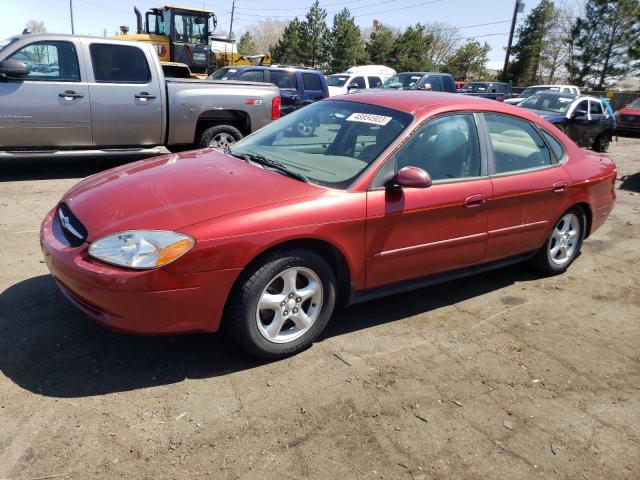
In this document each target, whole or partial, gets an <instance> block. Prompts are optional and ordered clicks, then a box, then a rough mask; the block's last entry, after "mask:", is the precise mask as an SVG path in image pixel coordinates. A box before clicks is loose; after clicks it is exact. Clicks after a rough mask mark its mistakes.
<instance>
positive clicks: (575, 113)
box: [571, 110, 587, 119]
mask: <svg viewBox="0 0 640 480" xmlns="http://www.w3.org/2000/svg"><path fill="white" fill-rule="evenodd" d="M586 116H587V112H585V111H584V110H574V111H573V113H572V114H571V118H572V119H573V118H583V117H586Z"/></svg>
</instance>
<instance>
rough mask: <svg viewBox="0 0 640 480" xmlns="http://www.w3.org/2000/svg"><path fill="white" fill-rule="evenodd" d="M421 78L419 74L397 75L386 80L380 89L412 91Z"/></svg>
mask: <svg viewBox="0 0 640 480" xmlns="http://www.w3.org/2000/svg"><path fill="white" fill-rule="evenodd" d="M422 76H423V75H422V74H421V73H398V74H396V75H394V76H393V77H390V78H388V79H387V81H386V82H384V83H383V84H382V86H381V87H380V88H395V89H398V90H407V89H413V88H414V87H415V86H416V84H417V83H418V82H419V81H420V79H421V78H422Z"/></svg>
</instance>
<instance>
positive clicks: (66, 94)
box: [58, 90, 84, 100]
mask: <svg viewBox="0 0 640 480" xmlns="http://www.w3.org/2000/svg"><path fill="white" fill-rule="evenodd" d="M58 96H59V97H61V98H64V99H65V100H73V99H76V98H84V93H76V92H74V91H73V90H65V91H64V92H62V93H59V94H58Z"/></svg>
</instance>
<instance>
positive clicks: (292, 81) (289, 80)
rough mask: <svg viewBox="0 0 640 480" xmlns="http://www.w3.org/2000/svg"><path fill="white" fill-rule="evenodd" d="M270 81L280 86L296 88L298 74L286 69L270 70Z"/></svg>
mask: <svg viewBox="0 0 640 480" xmlns="http://www.w3.org/2000/svg"><path fill="white" fill-rule="evenodd" d="M269 77H270V80H269V81H270V82H271V83H273V84H274V85H275V86H276V87H278V88H296V74H295V73H294V72H287V71H286V70H270V71H269Z"/></svg>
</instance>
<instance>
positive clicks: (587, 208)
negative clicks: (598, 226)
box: [573, 202, 593, 238]
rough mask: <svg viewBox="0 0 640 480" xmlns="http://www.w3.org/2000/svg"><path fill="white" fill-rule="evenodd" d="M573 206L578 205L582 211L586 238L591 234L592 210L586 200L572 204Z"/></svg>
mask: <svg viewBox="0 0 640 480" xmlns="http://www.w3.org/2000/svg"><path fill="white" fill-rule="evenodd" d="M573 206H574V207H579V208H580V209H582V211H583V212H584V215H585V217H586V219H587V225H586V226H585V229H584V238H587V237H588V236H589V235H590V234H591V226H592V225H593V212H592V211H591V206H590V205H589V204H588V203H587V202H578V203H574V204H573Z"/></svg>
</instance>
